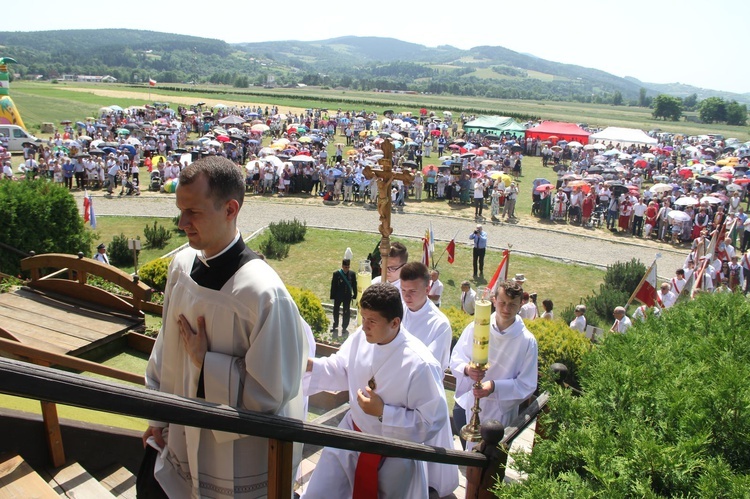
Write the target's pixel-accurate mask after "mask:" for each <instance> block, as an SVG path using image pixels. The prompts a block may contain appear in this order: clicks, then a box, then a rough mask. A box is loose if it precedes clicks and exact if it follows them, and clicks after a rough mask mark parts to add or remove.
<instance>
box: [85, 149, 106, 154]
mask: <svg viewBox="0 0 750 499" xmlns="http://www.w3.org/2000/svg"><path fill="white" fill-rule="evenodd" d="M89 154H90V155H92V156H104V155H106V154H107V153H106V152H104V151H102V150H101V149H90V150H89Z"/></svg>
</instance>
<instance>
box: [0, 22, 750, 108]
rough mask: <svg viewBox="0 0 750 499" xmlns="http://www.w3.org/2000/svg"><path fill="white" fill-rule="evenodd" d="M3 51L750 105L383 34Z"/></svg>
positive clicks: (311, 77)
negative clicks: (308, 39)
mask: <svg viewBox="0 0 750 499" xmlns="http://www.w3.org/2000/svg"><path fill="white" fill-rule="evenodd" d="M0 55H1V56H10V57H13V58H15V59H16V60H17V61H18V63H19V64H17V65H14V66H13V71H15V72H19V73H20V74H21V75H22V76H26V75H43V76H44V77H50V78H53V77H59V76H60V75H62V74H99V75H103V74H112V75H113V76H115V77H116V78H118V79H119V80H120V81H125V82H128V81H133V80H134V79H135V81H144V79H146V78H154V79H157V80H158V81H160V82H164V83H168V82H175V83H177V82H187V81H195V82H201V81H204V82H212V83H227V84H234V85H235V86H247V85H248V84H256V85H264V84H273V85H283V86H294V85H298V84H306V85H321V86H329V87H344V88H354V89H362V90H372V89H376V88H377V89H381V90H401V91H404V90H408V91H416V92H429V93H437V94H455V95H473V96H483V97H488V98H521V99H540V100H564V101H585V102H589V101H592V100H594V101H597V102H608V103H615V104H619V103H622V104H639V103H640V104H643V99H644V95H645V96H648V97H654V96H656V95H658V94H660V93H665V94H669V95H673V96H677V97H681V98H685V97H688V96H690V95H692V94H696V95H697V98H698V100H702V99H705V98H707V97H721V98H723V99H726V100H736V101H737V102H740V103H742V104H750V93H746V94H736V93H732V92H724V91H719V90H709V89H702V88H696V87H692V86H689V85H683V84H679V83H673V84H656V83H646V82H641V81H639V80H637V79H635V78H630V77H627V78H621V77H618V76H615V75H612V74H609V73H607V72H604V71H600V70H598V69H592V68H586V67H582V66H576V65H572V64H561V63H557V62H553V61H548V60H545V59H540V58H538V57H535V56H533V55H529V54H522V53H519V52H515V51H512V50H508V49H506V48H503V47H491V46H480V47H474V48H472V49H469V50H461V49H458V48H456V47H452V46H449V45H442V46H438V47H426V46H424V45H419V44H415V43H408V42H404V41H401V40H397V39H393V38H379V37H357V36H344V37H339V38H332V39H328V40H320V41H313V42H302V41H294V40H289V41H281V42H256V43H239V44H228V43H226V42H224V41H221V40H215V39H209V38H201V37H197V36H185V35H175V34H168V33H158V32H152V31H140V30H126V29H106V30H63V31H40V32H8V31H6V32H0ZM642 89H645V90H643V91H642Z"/></svg>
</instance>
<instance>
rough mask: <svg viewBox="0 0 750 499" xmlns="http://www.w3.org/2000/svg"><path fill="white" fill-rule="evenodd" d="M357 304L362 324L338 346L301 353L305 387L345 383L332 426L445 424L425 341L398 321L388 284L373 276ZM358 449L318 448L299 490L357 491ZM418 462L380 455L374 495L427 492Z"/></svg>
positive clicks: (318, 493) (403, 435) (397, 429)
mask: <svg viewBox="0 0 750 499" xmlns="http://www.w3.org/2000/svg"><path fill="white" fill-rule="evenodd" d="M360 307H361V313H362V327H360V328H359V329H357V331H356V332H355V333H354V334H352V335H351V336H349V338H348V339H347V340H346V341H345V342H344V344H343V345H342V346H341V348H340V349H339V351H338V352H337V353H335V354H334V355H331V356H330V357H326V358H320V359H309V360H308V366H307V369H308V370H309V371H311V372H312V379H311V380H310V393H311V394H313V393H315V392H317V391H321V390H348V391H349V403H350V410H349V412H347V413H346V416H344V419H343V421H342V422H341V424H340V425H339V427H340V428H345V429H349V430H356V431H362V432H364V433H369V434H371V435H382V436H384V437H390V438H398V439H401V440H408V441H411V442H418V443H424V442H427V441H428V440H430V439H432V438H434V437H435V436H436V435H437V434H438V433H439V432H440V431H441V430H442V429H443V428H444V427H445V426H447V425H448V424H449V418H448V405H447V403H446V401H445V391H444V390H443V382H442V377H443V373H442V371H441V369H440V366H439V365H438V363H437V361H436V360H435V358H434V357H433V356H432V354H431V353H430V352H429V350H427V347H425V346H424V344H423V343H422V342H421V341H419V340H418V339H417V338H415V337H414V336H412V335H411V334H409V333H408V332H407V331H406V330H405V329H404V328H403V327H402V326H401V317H402V315H403V308H402V305H401V297H400V295H399V291H398V289H396V288H395V287H394V286H391V285H390V284H385V283H381V284H373V285H372V286H370V287H369V288H367V290H365V292H364V293H362V297H361V299H360ZM361 455H362V456H365V457H367V455H366V454H360V453H358V452H354V451H346V450H341V449H334V448H325V449H324V450H323V452H322V453H321V456H320V459H319V460H318V464H317V466H316V467H315V471H314V472H313V475H312V477H311V478H310V482H308V485H307V489H306V490H305V492H304V493H303V495H302V497H304V498H306V499H311V498H321V499H329V498H332V497H336V498H346V497H362V495H361V494H363V493H364V491H362V490H361V489H360V487H361V485H362V484H361V482H360V481H359V480H355V474H356V472H357V465H358V460H359V459H360V456H361ZM424 464H425V463H423V462H419V461H413V460H409V459H399V458H393V457H388V458H383V459H382V460H381V461H380V462H379V464H378V468H377V478H376V479H375V480H374V481H375V482H376V484H377V490H376V491H374V493H376V494H379V496H380V497H404V498H406V497H408V498H410V499H411V498H415V499H419V498H427V496H428V492H427V490H428V487H427V480H426V476H425V465H424ZM373 471H374V470H373ZM373 478H374V477H373ZM370 492H373V491H370Z"/></svg>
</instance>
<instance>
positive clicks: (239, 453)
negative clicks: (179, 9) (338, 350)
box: [144, 156, 308, 498]
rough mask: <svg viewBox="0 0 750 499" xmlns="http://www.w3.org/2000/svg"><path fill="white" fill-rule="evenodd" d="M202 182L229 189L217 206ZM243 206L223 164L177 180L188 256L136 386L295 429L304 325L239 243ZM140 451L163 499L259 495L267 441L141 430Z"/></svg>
mask: <svg viewBox="0 0 750 499" xmlns="http://www.w3.org/2000/svg"><path fill="white" fill-rule="evenodd" d="M217 171H218V173H217ZM212 175H213V176H218V177H219V179H220V180H221V181H222V182H223V184H224V185H226V184H230V185H229V187H227V191H229V193H228V194H226V198H222V197H220V196H221V194H222V192H221V190H220V189H218V188H214V189H213V190H212V188H211V187H210V186H211V185H212V184H211V183H210V180H209V179H210V178H211V176H212ZM214 180H215V179H214ZM214 185H215V184H214ZM217 191H218V192H217ZM225 192H226V191H225ZM243 197H244V179H243V178H242V174H241V173H240V170H239V169H238V168H237V167H236V166H235V165H234V164H233V163H232V162H231V161H229V160H226V159H225V158H221V157H218V156H211V157H208V158H205V159H204V160H199V161H196V162H195V163H193V164H192V165H190V166H189V167H187V168H186V169H185V170H183V172H182V175H181V176H180V184H179V187H178V189H177V207H178V208H179V209H180V213H181V215H180V224H179V225H180V228H182V229H183V230H185V233H186V235H187V237H188V241H189V243H190V246H191V248H190V249H186V250H183V251H181V252H180V253H178V254H177V255H176V256H175V258H174V260H173V261H172V263H171V264H170V267H169V273H168V277H167V288H166V291H165V295H164V296H165V299H164V312H163V316H162V330H161V331H160V333H159V336H158V337H157V340H156V344H155V346H154V349H153V351H152V353H151V357H150V359H149V363H148V367H147V371H146V386H148V387H149V388H151V389H154V390H159V391H162V392H166V393H172V394H175V395H179V396H183V397H199V396H202V398H205V400H206V401H207V402H211V403H216V404H226V405H229V406H232V407H237V408H240V409H246V410H252V411H258V412H264V413H268V414H278V415H282V416H287V417H292V418H298V419H302V418H303V416H304V415H303V412H302V390H301V380H302V374H303V372H304V367H305V365H306V362H307V351H308V345H307V340H306V338H305V333H304V323H303V320H302V318H301V317H300V315H299V311H298V310H297V307H296V305H295V304H294V301H293V299H292V298H291V296H290V295H289V293H288V292H287V291H286V288H285V286H284V284H283V282H281V279H279V277H278V275H277V274H276V272H274V270H273V269H271V268H270V267H269V266H268V265H267V264H266V263H265V262H264V261H263V260H261V259H260V258H258V257H257V255H254V254H252V252H250V251H249V250H248V249H247V248H246V247H245V244H244V242H243V241H242V239H241V238H240V235H239V232H238V231H237V228H236V217H237V214H238V212H239V208H240V206H241V201H238V200H241V199H242V198H243ZM199 282H200V283H202V284H199ZM146 441H148V443H149V445H151V446H152V447H154V448H156V449H157V450H158V452H159V454H158V456H157V457H156V462H155V466H154V477H155V478H156V480H157V481H158V483H159V485H160V486H161V488H162V489H163V490H164V492H165V493H166V494H167V495H168V496H169V497H245V498H255V497H265V496H266V494H267V487H268V470H267V467H268V457H267V456H268V441H267V439H264V438H257V437H250V436H244V435H239V434H231V433H226V432H219V431H211V430H207V429H201V428H192V427H185V426H182V425H176V424H170V425H166V424H164V423H162V422H159V421H149V429H148V430H147V431H146V433H145V434H144V442H146ZM291 487H292V484H291V483H290V484H289V494H290V496H291V492H292V490H291Z"/></svg>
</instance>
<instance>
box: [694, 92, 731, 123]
mask: <svg viewBox="0 0 750 499" xmlns="http://www.w3.org/2000/svg"><path fill="white" fill-rule="evenodd" d="M698 113H699V114H700V117H701V121H702V122H703V123H715V122H718V121H726V119H727V105H726V102H724V99H722V98H721V97H709V98H708V99H705V100H704V101H703V102H701V105H700V107H699V108H698Z"/></svg>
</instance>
